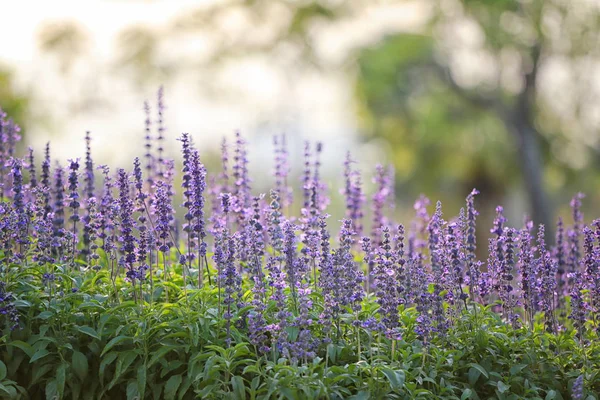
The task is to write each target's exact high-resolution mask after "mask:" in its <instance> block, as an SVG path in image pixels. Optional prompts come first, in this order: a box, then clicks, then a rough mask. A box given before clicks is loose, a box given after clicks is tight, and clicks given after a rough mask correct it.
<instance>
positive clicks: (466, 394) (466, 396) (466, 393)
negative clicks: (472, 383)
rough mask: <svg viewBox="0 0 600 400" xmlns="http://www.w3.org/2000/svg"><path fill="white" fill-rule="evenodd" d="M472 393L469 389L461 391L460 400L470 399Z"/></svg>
mask: <svg viewBox="0 0 600 400" xmlns="http://www.w3.org/2000/svg"><path fill="white" fill-rule="evenodd" d="M472 394H473V391H472V390H471V389H465V390H463V393H462V396H460V400H466V399H470V398H471V395H472Z"/></svg>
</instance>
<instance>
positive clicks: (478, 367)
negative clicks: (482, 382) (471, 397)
mask: <svg viewBox="0 0 600 400" xmlns="http://www.w3.org/2000/svg"><path fill="white" fill-rule="evenodd" d="M469 365H470V366H471V367H472V368H475V369H476V370H478V371H479V372H481V375H483V376H485V379H490V376H489V374H488V373H487V371H486V370H485V368H483V367H482V366H481V365H479V364H475V363H471V364H469Z"/></svg>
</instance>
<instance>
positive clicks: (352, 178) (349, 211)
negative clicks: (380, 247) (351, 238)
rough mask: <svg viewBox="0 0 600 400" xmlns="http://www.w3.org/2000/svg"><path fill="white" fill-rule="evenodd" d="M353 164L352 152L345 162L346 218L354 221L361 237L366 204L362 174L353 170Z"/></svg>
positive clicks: (347, 155)
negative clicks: (363, 208)
mask: <svg viewBox="0 0 600 400" xmlns="http://www.w3.org/2000/svg"><path fill="white" fill-rule="evenodd" d="M353 163H354V161H352V158H351V157H350V152H348V153H347V154H346V161H345V162H344V182H345V186H344V196H345V198H346V218H348V219H350V220H352V223H353V226H354V229H355V230H356V233H357V234H358V235H359V236H360V235H361V234H362V217H363V211H362V206H363V203H364V202H365V198H364V195H363V193H362V187H361V186H362V185H361V179H360V173H359V172H358V171H356V170H353V169H352V164H353Z"/></svg>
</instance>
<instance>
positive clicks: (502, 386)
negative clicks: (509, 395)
mask: <svg viewBox="0 0 600 400" xmlns="http://www.w3.org/2000/svg"><path fill="white" fill-rule="evenodd" d="M508 389H510V385H507V384H506V383H504V382H502V381H498V391H499V392H500V393H504V392H506V391H507V390H508Z"/></svg>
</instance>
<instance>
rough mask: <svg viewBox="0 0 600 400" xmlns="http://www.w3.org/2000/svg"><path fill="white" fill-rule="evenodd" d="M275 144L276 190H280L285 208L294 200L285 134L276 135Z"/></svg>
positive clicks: (282, 204)
mask: <svg viewBox="0 0 600 400" xmlns="http://www.w3.org/2000/svg"><path fill="white" fill-rule="evenodd" d="M273 146H274V147H275V171H274V174H275V190H277V191H278V192H279V196H280V198H281V206H282V207H283V208H284V209H285V208H287V207H289V206H290V205H291V204H292V200H293V192H292V189H291V188H290V187H289V186H288V176H289V173H290V165H289V162H288V151H287V147H286V140H285V135H281V137H279V136H274V137H273Z"/></svg>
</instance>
